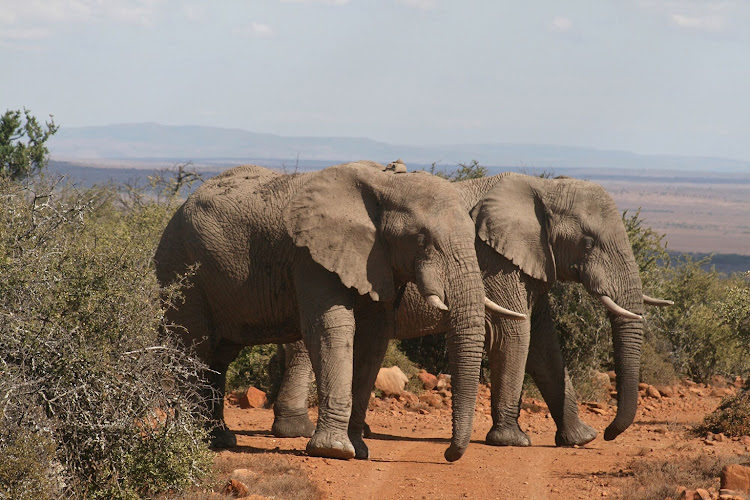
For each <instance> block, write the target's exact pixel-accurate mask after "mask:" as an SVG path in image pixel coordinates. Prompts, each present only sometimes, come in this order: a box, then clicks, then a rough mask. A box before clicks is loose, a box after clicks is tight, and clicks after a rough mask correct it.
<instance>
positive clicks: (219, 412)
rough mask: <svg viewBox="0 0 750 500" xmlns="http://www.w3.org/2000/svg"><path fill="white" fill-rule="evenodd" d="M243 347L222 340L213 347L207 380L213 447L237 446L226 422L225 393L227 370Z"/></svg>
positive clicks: (207, 398) (235, 439) (235, 438)
mask: <svg viewBox="0 0 750 500" xmlns="http://www.w3.org/2000/svg"><path fill="white" fill-rule="evenodd" d="M242 347H243V346H241V345H239V344H235V343H234V342H229V341H226V340H220V341H218V342H216V343H215V345H214V346H213V353H212V356H211V361H210V362H209V366H208V368H209V371H208V374H207V377H206V378H207V379H208V382H209V385H210V389H209V391H210V394H206V400H207V401H209V407H210V409H211V416H212V425H213V428H212V430H211V447H212V448H231V447H234V446H237V437H236V436H235V435H234V433H233V432H232V431H230V430H229V428H228V427H227V425H226V423H225V422H224V393H225V390H226V384H227V370H228V369H229V364H230V363H231V362H232V361H234V360H235V358H236V357H237V355H238V354H239V353H240V351H241V350H242Z"/></svg>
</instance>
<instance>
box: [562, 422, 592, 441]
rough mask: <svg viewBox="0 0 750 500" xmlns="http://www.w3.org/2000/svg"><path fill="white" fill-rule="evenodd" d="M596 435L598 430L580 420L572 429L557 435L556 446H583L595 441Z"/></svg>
mask: <svg viewBox="0 0 750 500" xmlns="http://www.w3.org/2000/svg"><path fill="white" fill-rule="evenodd" d="M596 434H597V432H596V429H594V428H593V427H591V426H590V425H587V424H585V423H583V422H581V421H580V420H579V421H578V424H577V425H575V426H573V427H572V429H566V430H565V431H560V430H558V431H557V432H556V433H555V446H576V445H577V446H583V445H584V444H586V443H590V442H591V441H593V440H594V438H595V437H596Z"/></svg>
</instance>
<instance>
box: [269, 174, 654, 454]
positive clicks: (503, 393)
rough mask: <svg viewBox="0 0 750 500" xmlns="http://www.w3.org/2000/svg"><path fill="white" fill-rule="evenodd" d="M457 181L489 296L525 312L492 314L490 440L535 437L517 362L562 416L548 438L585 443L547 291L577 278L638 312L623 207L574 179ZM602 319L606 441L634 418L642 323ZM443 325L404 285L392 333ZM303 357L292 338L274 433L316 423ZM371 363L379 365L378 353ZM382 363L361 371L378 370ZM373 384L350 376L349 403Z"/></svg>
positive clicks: (587, 435)
mask: <svg viewBox="0 0 750 500" xmlns="http://www.w3.org/2000/svg"><path fill="white" fill-rule="evenodd" d="M452 188H454V189H455V190H456V191H457V192H458V193H459V194H460V195H461V197H462V199H463V200H464V209H465V210H466V211H467V212H470V214H471V216H472V218H473V220H474V221H475V224H476V231H477V238H476V250H477V257H478V259H479V265H480V268H481V269H482V277H483V280H484V287H485V292H486V294H487V298H489V299H490V300H492V301H494V302H496V303H497V304H499V305H501V306H504V307H506V308H509V309H511V310H514V311H519V312H527V313H528V316H529V318H530V320H526V321H514V320H509V319H502V318H498V317H489V316H488V321H487V323H486V325H487V345H488V352H489V359H490V370H491V380H492V420H493V426H492V429H491V430H490V431H489V433H488V434H487V438H486V439H487V443H488V444H491V445H498V446H508V445H510V446H529V445H530V444H531V441H530V439H529V437H528V436H527V435H526V433H524V432H523V431H522V430H521V428H520V427H519V425H518V415H519V411H520V398H521V391H522V384H523V378H524V368H525V370H526V371H528V372H529V373H530V374H531V376H532V377H533V379H534V382H535V383H536V385H537V386H538V387H539V390H540V391H541V393H542V396H543V397H544V399H545V401H546V402H547V404H548V405H549V408H550V413H551V414H552V417H553V418H554V420H555V423H556V424H557V429H558V430H557V433H556V435H555V443H556V444H557V445H558V446H572V445H582V444H585V443H588V442H589V441H591V440H592V439H594V438H595V437H596V431H595V430H594V429H593V428H592V427H590V426H588V425H586V424H585V423H583V422H582V421H581V420H580V418H579V416H578V406H577V404H576V395H575V391H574V389H573V387H572V385H571V382H570V379H569V377H568V374H567V370H566V369H565V366H564V363H563V358H562V354H561V351H560V344H559V341H558V338H557V335H556V332H555V325H554V323H553V321H552V318H551V315H550V305H549V297H548V295H547V292H548V291H549V289H550V287H551V286H552V284H553V283H554V281H555V280H556V279H559V280H565V281H577V282H579V283H582V284H583V285H584V286H585V287H586V289H587V290H588V291H589V292H590V293H592V294H593V295H595V296H600V295H606V296H609V297H610V298H612V299H613V300H614V301H615V302H616V303H617V304H618V305H620V306H622V307H624V308H625V309H628V310H630V311H631V312H634V313H637V314H641V313H642V311H643V296H642V292H641V280H640V277H639V275H638V267H637V265H636V263H635V259H634V257H633V252H632V249H631V247H630V243H629V241H628V236H627V234H626V231H625V227H624V225H623V223H622V219H621V215H620V212H619V211H618V210H617V208H616V207H615V204H614V202H613V201H612V199H611V197H610V196H609V195H608V194H607V193H606V192H605V190H604V189H603V188H602V187H601V186H599V185H597V184H594V183H591V182H585V181H580V180H576V179H569V178H561V179H541V178H538V177H530V176H525V175H519V174H501V175H498V176H494V177H488V178H483V179H474V180H467V181H463V182H459V183H455V184H452ZM609 317H610V321H611V326H612V335H613V340H614V351H615V371H616V372H617V392H618V395H619V404H618V408H617V416H616V417H615V419H614V421H613V422H612V423H611V424H610V425H609V427H608V428H607V429H606V431H605V433H604V438H605V439H607V440H611V439H614V438H615V437H616V436H617V435H618V434H620V433H621V432H623V431H624V430H625V429H626V428H627V427H628V426H629V425H630V424H631V423H632V422H633V419H634V417H635V411H636V404H637V400H638V371H639V364H640V351H641V343H642V331H643V325H642V320H639V319H625V318H622V317H619V316H614V315H613V314H612V313H609ZM446 326H447V324H446V322H445V321H444V318H442V317H441V315H440V314H439V313H438V312H436V311H434V310H431V309H429V308H428V307H427V306H426V305H425V304H424V301H423V300H422V299H421V298H420V297H419V296H418V294H417V293H415V290H414V289H412V288H411V287H407V291H406V294H405V295H404V299H403V301H402V302H401V306H400V308H399V309H398V316H397V328H396V337H397V338H412V337H418V336H421V335H426V334H431V333H441V332H444V331H446V330H445V328H446ZM306 357H307V354H306V353H305V352H304V346H301V345H299V344H294V345H289V346H287V368H288V369H287V372H286V373H285V377H284V381H283V384H282V387H281V390H280V392H279V395H278V398H277V400H276V403H275V406H274V412H275V420H274V424H273V432H274V434H275V435H277V436H298V435H309V433H310V432H311V431H312V424H311V423H310V422H309V419H308V417H307V412H306V397H305V395H306V390H307V389H306V388H307V387H308V385H309V383H308V381H309V378H310V375H309V373H310V368H309V363H308V362H307V359H306ZM370 361H371V362H374V363H378V359H376V358H371V359H370ZM381 361H382V360H381ZM379 366H380V364H378V365H377V367H379ZM377 367H371V366H358V367H357V368H358V369H363V370H365V369H367V370H373V369H374V370H376V371H377ZM356 375H357V374H356V372H355V376H356ZM371 390H372V385H368V386H358V382H357V381H355V383H354V391H355V392H354V399H355V406H358V405H363V404H364V405H366V404H367V400H368V399H369V394H370V391H371ZM358 399H359V400H360V401H359V402H358ZM363 415H364V413H363V412H362V413H361V414H358V415H357V417H358V418H364V416H363ZM357 426H358V427H361V426H362V424H359V423H358V424H357Z"/></svg>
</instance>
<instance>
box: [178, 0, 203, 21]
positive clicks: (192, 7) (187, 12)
mask: <svg viewBox="0 0 750 500" xmlns="http://www.w3.org/2000/svg"><path fill="white" fill-rule="evenodd" d="M182 15H184V16H185V19H187V20H188V21H193V22H195V21H201V20H203V19H205V18H206V6H205V5H204V4H197V3H189V4H186V5H183V7H182Z"/></svg>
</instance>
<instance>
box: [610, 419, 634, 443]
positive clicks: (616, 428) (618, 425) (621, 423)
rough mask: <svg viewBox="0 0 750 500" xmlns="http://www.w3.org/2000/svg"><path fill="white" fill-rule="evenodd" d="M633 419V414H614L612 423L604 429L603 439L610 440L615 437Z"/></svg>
mask: <svg viewBox="0 0 750 500" xmlns="http://www.w3.org/2000/svg"><path fill="white" fill-rule="evenodd" d="M623 417H624V418H623ZM633 420H635V415H633V416H632V417H630V416H629V415H627V416H620V415H618V416H616V417H615V419H614V420H613V421H612V423H611V424H609V426H607V428H606V429H604V440H605V441H612V440H613V439H615V438H616V437H617V436H619V435H620V434H622V433H623V432H625V430H626V429H627V428H628V427H630V424H632V423H633Z"/></svg>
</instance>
